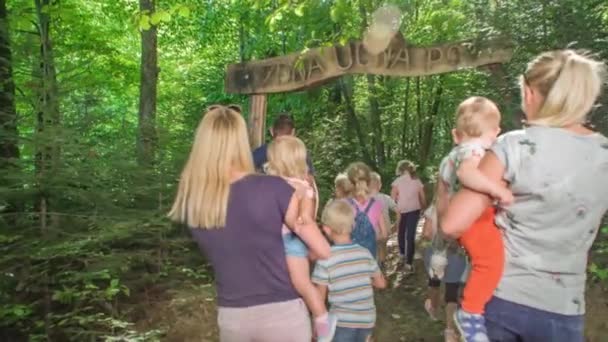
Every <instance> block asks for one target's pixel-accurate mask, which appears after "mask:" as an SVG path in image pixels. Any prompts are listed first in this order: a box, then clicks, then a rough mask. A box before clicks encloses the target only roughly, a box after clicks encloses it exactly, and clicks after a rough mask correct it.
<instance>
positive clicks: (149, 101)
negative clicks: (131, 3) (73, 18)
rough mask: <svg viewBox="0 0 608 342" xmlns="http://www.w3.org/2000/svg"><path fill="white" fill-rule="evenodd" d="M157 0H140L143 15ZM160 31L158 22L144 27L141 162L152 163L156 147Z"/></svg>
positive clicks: (139, 126)
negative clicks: (158, 40) (158, 41)
mask: <svg viewBox="0 0 608 342" xmlns="http://www.w3.org/2000/svg"><path fill="white" fill-rule="evenodd" d="M155 5H156V4H155V0H139V9H140V11H141V13H142V15H151V14H152V13H154V11H155V7H156V6H155ZM157 38H158V31H157V27H156V25H152V26H150V27H149V28H148V29H145V28H144V29H142V31H141V66H140V85H139V89H140V91H139V124H138V136H137V157H138V163H139V165H141V166H146V165H152V164H153V162H154V153H155V149H156V140H157V133H156V90H157V84H158V56H157V54H158V51H157Z"/></svg>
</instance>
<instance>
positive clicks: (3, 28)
mask: <svg viewBox="0 0 608 342" xmlns="http://www.w3.org/2000/svg"><path fill="white" fill-rule="evenodd" d="M8 30H9V25H8V13H7V8H6V1H5V0H0V172H3V171H4V173H0V187H5V186H6V187H8V186H10V185H11V184H10V181H9V179H8V177H9V176H10V175H11V173H12V172H14V170H15V169H16V163H15V161H16V160H17V159H19V148H18V146H17V137H18V132H17V111H16V108H15V82H14V81H13V63H12V55H11V47H10V40H9V33H8ZM8 204H9V208H8V210H9V211H15V209H16V207H17V204H16V203H15V202H14V201H9V203H8Z"/></svg>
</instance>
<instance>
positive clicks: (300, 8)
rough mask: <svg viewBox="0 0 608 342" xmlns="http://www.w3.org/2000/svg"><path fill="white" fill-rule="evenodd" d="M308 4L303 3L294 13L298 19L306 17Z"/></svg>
mask: <svg viewBox="0 0 608 342" xmlns="http://www.w3.org/2000/svg"><path fill="white" fill-rule="evenodd" d="M305 5H306V4H305V3H303V4H301V5H300V6H298V7H296V9H295V11H294V13H295V14H296V15H297V16H298V17H303V16H304V6H305Z"/></svg>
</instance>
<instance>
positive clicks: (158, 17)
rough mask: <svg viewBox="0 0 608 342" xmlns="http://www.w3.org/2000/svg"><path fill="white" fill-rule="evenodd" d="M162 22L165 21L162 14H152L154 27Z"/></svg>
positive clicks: (151, 20) (151, 19)
mask: <svg viewBox="0 0 608 342" xmlns="http://www.w3.org/2000/svg"><path fill="white" fill-rule="evenodd" d="M161 20H163V14H162V12H154V14H152V17H151V18H150V22H151V23H152V25H158V24H159V23H160V22H161Z"/></svg>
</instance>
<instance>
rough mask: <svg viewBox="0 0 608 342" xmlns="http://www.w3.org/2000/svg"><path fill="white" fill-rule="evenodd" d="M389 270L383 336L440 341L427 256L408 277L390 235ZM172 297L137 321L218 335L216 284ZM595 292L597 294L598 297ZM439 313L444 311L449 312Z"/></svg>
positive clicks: (594, 303)
mask: <svg viewBox="0 0 608 342" xmlns="http://www.w3.org/2000/svg"><path fill="white" fill-rule="evenodd" d="M388 245H389V255H388V259H387V263H386V265H387V267H386V272H385V274H386V275H387V278H388V279H389V284H390V285H389V288H388V289H386V290H382V291H377V292H376V296H375V299H376V307H377V324H376V329H375V331H374V335H375V341H377V342H397V341H398V342H418V341H425V342H440V341H443V336H442V332H443V328H444V323H443V322H442V321H438V322H432V321H431V320H430V319H429V318H428V316H427V314H426V312H425V311H424V308H423V302H424V298H425V291H426V276H425V273H424V270H423V267H422V260H420V259H419V258H417V260H416V261H415V266H416V272H415V273H414V274H412V275H410V276H407V277H404V276H403V272H402V266H401V263H400V257H399V254H398V249H397V239H396V236H392V237H391V239H390V240H389V243H388ZM164 297H165V298H166V299H165V300H162V301H160V302H156V303H155V304H154V305H151V306H150V307H148V308H146V309H144V310H145V312H146V315H145V316H146V317H145V318H144V319H142V320H141V321H140V322H139V323H138V324H137V325H138V327H139V328H140V329H141V330H150V329H159V330H162V331H165V332H166V334H165V337H164V338H163V341H169V342H173V341H175V342H190V341H192V342H194V341H197V342H200V341H209V342H216V341H218V330H217V325H216V304H215V289H214V288H213V286H212V285H210V284H201V283H194V282H188V281H184V282H181V283H179V287H178V288H173V289H172V290H169V291H167V293H166V295H165V296H164ZM587 297H588V302H587V320H586V330H587V336H588V338H587V341H588V342H596V341H597V342H599V341H608V323H607V322H606V320H605V319H604V318H602V317H608V291H606V289H604V288H602V287H600V286H597V285H594V286H591V287H590V289H589V290H588V293H587ZM592 298H593V299H592ZM438 317H444V316H443V312H441V313H439V314H438Z"/></svg>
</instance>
